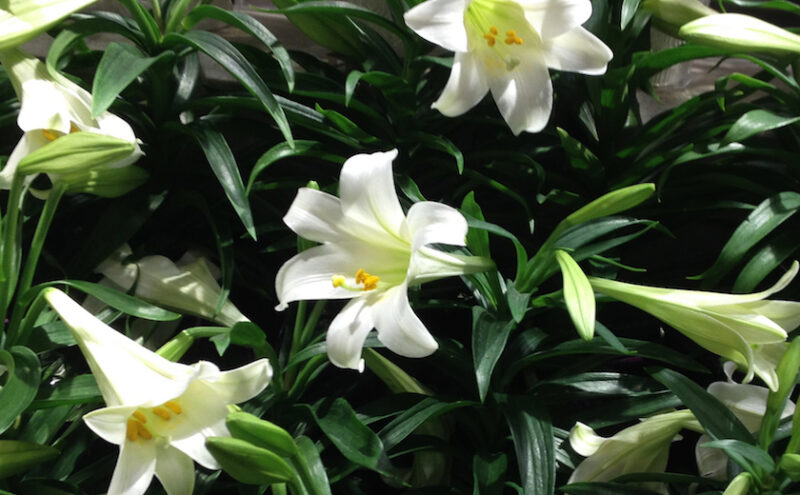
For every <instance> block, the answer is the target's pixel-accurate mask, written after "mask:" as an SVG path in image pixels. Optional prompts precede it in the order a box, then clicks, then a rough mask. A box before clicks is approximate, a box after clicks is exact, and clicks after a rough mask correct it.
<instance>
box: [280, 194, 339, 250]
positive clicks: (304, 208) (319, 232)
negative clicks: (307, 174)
mask: <svg viewBox="0 0 800 495" xmlns="http://www.w3.org/2000/svg"><path fill="white" fill-rule="evenodd" d="M341 220H342V205H341V202H340V201H339V198H337V197H336V196H333V195H331V194H328V193H325V192H322V191H317V190H315V189H309V188H307V187H303V188H300V189H298V190H297V196H296V197H295V198H294V202H292V206H290V207H289V211H288V212H287V213H286V215H285V216H284V217H283V222H284V223H285V224H286V225H288V226H289V228H290V229H292V230H293V231H294V232H296V233H297V235H299V236H300V237H303V238H305V239H308V240H309V241H314V242H320V243H322V242H337V241H340V240H342V233H341V231H340V230H339V224H340V222H341Z"/></svg>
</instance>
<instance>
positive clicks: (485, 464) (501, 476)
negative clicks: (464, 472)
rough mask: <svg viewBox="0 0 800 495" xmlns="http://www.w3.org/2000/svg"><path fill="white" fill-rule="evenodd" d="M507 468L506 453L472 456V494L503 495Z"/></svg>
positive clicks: (483, 453) (482, 453)
mask: <svg viewBox="0 0 800 495" xmlns="http://www.w3.org/2000/svg"><path fill="white" fill-rule="evenodd" d="M507 469H508V459H507V458H506V455H505V454H488V453H486V452H479V453H477V454H475V456H473V458H472V481H473V483H474V484H473V486H474V488H473V489H472V495H502V494H503V486H504V484H505V481H506V470H507Z"/></svg>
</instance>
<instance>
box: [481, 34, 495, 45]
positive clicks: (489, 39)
mask: <svg viewBox="0 0 800 495" xmlns="http://www.w3.org/2000/svg"><path fill="white" fill-rule="evenodd" d="M483 37H484V39H485V40H486V43H487V44H488V45H489V46H494V44H495V43H496V42H497V40H495V39H494V36H492V35H491V34H484V35H483Z"/></svg>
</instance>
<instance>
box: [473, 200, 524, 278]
mask: <svg viewBox="0 0 800 495" xmlns="http://www.w3.org/2000/svg"><path fill="white" fill-rule="evenodd" d="M464 218H466V219H467V225H468V226H469V228H470V229H480V230H485V231H487V232H489V233H490V234H494V235H499V236H500V237H505V238H506V239H508V240H510V241H511V242H512V243H514V250H515V251H516V253H517V276H519V274H520V272H521V271H522V269H523V268H524V267H525V265H526V264H527V263H528V255H527V253H526V252H525V248H524V247H523V246H522V243H521V242H519V239H517V237H516V236H515V235H514V234H512V233H511V232H509V231H507V230H506V229H504V228H503V227H500V226H499V225H495V224H493V223H490V222H485V221H483V220H478V219H476V218H473V217H471V216H470V215H464Z"/></svg>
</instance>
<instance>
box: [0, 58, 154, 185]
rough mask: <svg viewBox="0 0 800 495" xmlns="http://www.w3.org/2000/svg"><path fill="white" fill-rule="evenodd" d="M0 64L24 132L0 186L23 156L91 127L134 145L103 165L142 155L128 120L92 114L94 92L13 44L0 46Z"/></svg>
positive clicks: (6, 182) (119, 163) (122, 163)
mask: <svg viewBox="0 0 800 495" xmlns="http://www.w3.org/2000/svg"><path fill="white" fill-rule="evenodd" d="M0 63H2V64H3V68H4V69H5V70H6V73H7V74H8V77H9V79H10V80H11V83H12V85H13V86H14V90H15V91H16V93H17V96H18V97H19V100H20V104H21V106H20V111H19V116H18V117H17V125H18V126H19V128H20V129H22V131H23V132H24V133H25V134H24V135H23V136H22V138H21V139H20V141H19V143H18V144H17V146H16V147H15V148H14V150H13V151H12V152H11V156H10V157H9V159H8V162H7V163H6V165H5V166H4V167H3V169H2V171H0V188H5V189H8V188H9V187H10V185H11V182H12V180H13V178H14V173H15V172H16V169H17V165H18V164H19V162H20V161H21V160H22V159H23V158H24V157H25V156H27V155H29V154H30V153H32V152H33V151H35V150H37V149H39V148H41V147H43V146H45V145H47V144H48V143H50V142H52V141H54V140H56V139H58V138H59V137H60V136H63V135H65V134H69V133H72V132H78V131H85V132H91V133H94V134H101V135H103V136H110V137H114V138H117V139H121V140H124V141H128V142H130V143H132V144H134V150H133V152H132V153H131V154H130V155H128V156H127V157H125V158H124V159H122V160H119V161H116V162H114V163H108V164H106V165H105V166H106V167H109V168H119V167H124V166H127V165H130V164H132V163H134V162H135V161H136V160H138V159H139V157H140V156H141V155H142V152H141V150H140V148H139V144H138V141H137V139H136V135H135V134H134V133H133V129H131V126H130V125H128V123H127V122H125V121H124V120H122V119H121V118H119V117H117V116H116V115H114V114H112V113H109V112H103V113H102V114H100V115H99V116H97V117H96V118H95V117H92V95H91V94H90V93H89V92H87V91H86V90H84V89H83V88H81V87H80V86H78V85H77V84H75V83H73V82H72V81H70V80H69V79H67V78H65V77H57V78H54V77H53V76H52V75H51V74H50V72H49V71H48V70H47V67H46V66H45V64H44V63H42V62H41V61H40V60H39V59H37V58H36V57H32V56H30V55H28V54H26V53H23V52H22V51H20V50H17V49H9V50H2V51H0Z"/></svg>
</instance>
